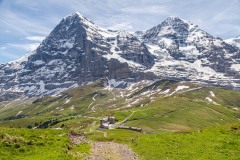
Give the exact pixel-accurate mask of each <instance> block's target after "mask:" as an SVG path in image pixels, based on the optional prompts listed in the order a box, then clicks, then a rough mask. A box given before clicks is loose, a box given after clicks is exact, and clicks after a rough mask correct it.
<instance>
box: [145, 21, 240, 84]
mask: <svg viewBox="0 0 240 160" xmlns="http://www.w3.org/2000/svg"><path fill="white" fill-rule="evenodd" d="M142 39H143V41H144V43H145V44H146V45H147V46H148V48H149V50H150V51H151V53H152V54H154V55H155V56H156V57H158V58H157V61H156V63H155V65H154V66H153V68H151V69H150V70H152V71H153V72H155V73H156V74H157V75H160V76H164V77H171V78H181V79H188V80H196V81H205V82H208V83H209V82H211V83H214V84H218V85H219V84H222V85H224V86H228V85H230V86H235V87H239V84H235V83H239V76H240V75H239V68H236V67H234V66H235V65H236V64H239V63H240V59H239V56H240V52H239V49H238V48H236V47H234V46H231V45H229V44H227V43H225V42H224V41H223V40H222V39H220V38H215V37H213V36H211V35H210V34H208V33H207V32H205V31H203V30H201V29H200V28H199V27H198V26H197V25H194V24H191V23H190V22H186V21H184V20H182V19H180V18H177V17H169V18H167V19H166V20H165V21H164V22H162V23H161V24H160V25H158V26H156V27H153V28H151V29H150V30H148V31H146V33H145V34H144V35H143V37H142ZM234 79H235V80H234ZM236 79H237V80H236Z"/></svg>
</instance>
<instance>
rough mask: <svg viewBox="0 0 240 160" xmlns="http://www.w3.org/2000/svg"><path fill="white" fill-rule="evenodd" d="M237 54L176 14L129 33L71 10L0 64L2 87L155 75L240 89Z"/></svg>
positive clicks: (58, 87)
mask: <svg viewBox="0 0 240 160" xmlns="http://www.w3.org/2000/svg"><path fill="white" fill-rule="evenodd" d="M239 56H240V54H239V49H238V48H237V47H235V46H232V45H230V44H227V43H225V42H224V41H222V40H221V39H220V38H215V37H213V36H211V35H210V34H208V33H206V32H204V31H203V30H201V29H200V28H199V27H198V26H196V25H193V24H191V23H190V22H186V21H184V20H181V19H179V18H174V17H170V18H168V19H166V20H165V21H164V22H163V23H161V24H160V25H158V26H156V27H153V28H152V29H150V30H148V31H146V32H145V33H144V32H140V31H139V32H137V34H136V35H133V34H130V33H128V32H125V31H112V30H104V29H100V28H99V27H98V26H96V25H95V24H94V23H93V22H91V21H90V20H89V19H87V18H85V17H83V16H82V15H81V14H79V13H74V14H72V15H70V16H67V17H65V18H64V19H63V20H62V21H61V22H60V23H59V25H57V26H56V27H55V28H54V30H53V31H52V32H51V33H50V34H49V36H48V37H47V38H46V39H45V40H44V41H43V42H42V43H41V44H40V46H39V47H38V48H37V49H36V50H35V51H34V52H33V53H32V54H31V55H29V56H26V57H23V58H22V59H20V60H17V61H15V62H10V63H7V64H1V65H0V89H1V93H8V94H9V93H14V92H16V93H17V92H24V94H26V95H32V96H44V95H50V94H57V93H60V92H61V91H63V90H65V89H68V88H70V87H75V86H78V85H82V84H85V83H88V82H92V81H95V80H97V79H100V78H106V79H109V80H110V79H115V81H138V80H142V79H154V78H156V77H158V76H160V77H165V78H177V79H182V80H192V81H202V82H206V83H211V84H212V83H213V84H216V85H224V86H226V85H227V86H233V87H240V86H239V84H240V82H239V79H240V75H239V72H240V69H239V68H240V66H239V63H240V57H239Z"/></svg>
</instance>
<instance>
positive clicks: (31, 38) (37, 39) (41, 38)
mask: <svg viewBox="0 0 240 160" xmlns="http://www.w3.org/2000/svg"><path fill="white" fill-rule="evenodd" d="M44 38H45V37H43V36H29V37H25V39H27V40H30V41H36V42H42V41H43V40H44Z"/></svg>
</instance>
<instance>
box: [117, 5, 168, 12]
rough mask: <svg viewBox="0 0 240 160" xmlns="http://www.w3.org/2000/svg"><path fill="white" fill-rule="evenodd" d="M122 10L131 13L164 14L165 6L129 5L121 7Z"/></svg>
mask: <svg viewBox="0 0 240 160" xmlns="http://www.w3.org/2000/svg"><path fill="white" fill-rule="evenodd" d="M121 11H122V12H127V13H133V14H141V13H143V14H166V13H167V7H166V6H163V5H162V6H156V5H152V6H131V7H126V8H122V9H121Z"/></svg>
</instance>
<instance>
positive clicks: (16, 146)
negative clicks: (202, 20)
mask: <svg viewBox="0 0 240 160" xmlns="http://www.w3.org/2000/svg"><path fill="white" fill-rule="evenodd" d="M239 97H240V92H239V91H234V90H229V89H223V88H218V87H211V86H206V85H204V84H200V83H191V82H183V81H181V82H179V81H173V80H165V79H160V80H156V81H146V80H143V81H141V82H139V83H133V84H131V85H129V86H128V87H126V88H125V89H123V88H114V87H111V84H110V81H105V80H99V81H96V82H94V83H91V84H88V85H84V86H80V87H77V88H73V89H70V90H67V91H64V92H62V93H60V94H58V95H52V96H47V97H43V98H34V97H32V98H27V97H22V98H18V99H15V100H12V101H9V102H2V103H1V106H0V127H1V130H0V140H1V144H0V145H1V151H0V152H1V154H0V159H92V160H97V159H99V160H102V159H239V158H240V152H239V150H238V147H237V146H238V145H239V144H240V141H239V139H238V136H239V134H240V123H239V121H240V119H239V118H240V112H239V109H240V106H239V105H240V99H239ZM106 116H111V117H115V119H116V124H115V126H113V127H112V128H110V129H101V128H99V125H100V120H101V119H102V118H103V117H106ZM119 125H121V126H133V127H138V128H141V129H142V131H141V132H137V131H131V130H126V129H118V128H117V127H116V126H119Z"/></svg>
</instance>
